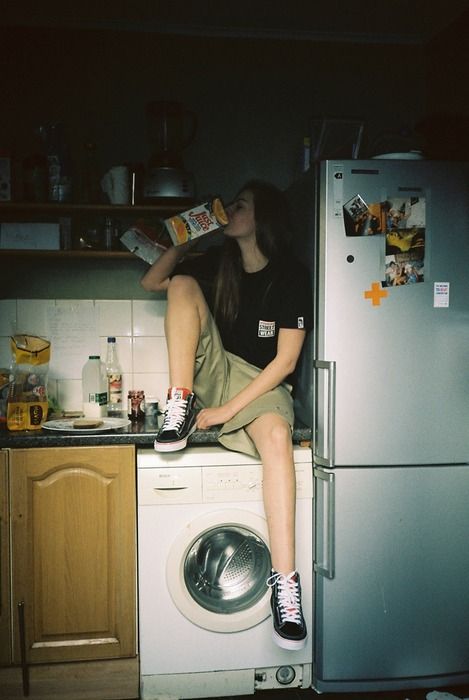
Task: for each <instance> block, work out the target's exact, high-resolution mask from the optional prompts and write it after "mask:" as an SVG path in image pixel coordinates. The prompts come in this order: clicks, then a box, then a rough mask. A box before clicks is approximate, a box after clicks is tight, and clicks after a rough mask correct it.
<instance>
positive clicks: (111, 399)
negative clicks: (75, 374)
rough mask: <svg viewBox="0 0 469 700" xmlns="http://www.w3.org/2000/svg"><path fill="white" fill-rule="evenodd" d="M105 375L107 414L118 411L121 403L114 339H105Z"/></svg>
mask: <svg viewBox="0 0 469 700" xmlns="http://www.w3.org/2000/svg"><path fill="white" fill-rule="evenodd" d="M106 375H107V392H108V405H107V409H108V415H113V414H116V413H120V412H121V411H122V408H123V404H122V368H121V366H120V364H119V360H118V357H117V348H116V339H115V338H114V337H112V336H111V337H109V338H108V339H107V355H106Z"/></svg>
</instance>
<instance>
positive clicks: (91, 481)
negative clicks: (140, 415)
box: [10, 445, 136, 663]
mask: <svg viewBox="0 0 469 700" xmlns="http://www.w3.org/2000/svg"><path fill="white" fill-rule="evenodd" d="M10 481H11V523H12V550H13V551H12V572H13V586H12V588H13V609H14V610H15V615H14V625H13V658H14V662H15V663H20V661H21V658H20V656H21V655H20V630H19V623H18V619H17V615H16V610H17V608H18V606H19V605H20V604H22V603H23V604H24V605H23V610H24V619H25V625H24V628H25V635H26V641H25V644H26V656H27V659H26V661H27V663H35V662H51V661H71V660H85V659H107V658H115V657H123V656H133V655H135V653H136V564H135V561H136V508H135V501H136V495H135V453H134V448H133V446H131V445H128V446H127V445H126V446H115V447H114V446H103V447H76V448H39V449H24V450H12V451H11V460H10Z"/></svg>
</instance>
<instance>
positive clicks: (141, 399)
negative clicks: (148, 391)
mask: <svg viewBox="0 0 469 700" xmlns="http://www.w3.org/2000/svg"><path fill="white" fill-rule="evenodd" d="M127 407H128V408H127V415H128V417H129V420H131V421H132V423H138V422H139V421H141V420H143V419H144V418H145V392H144V391H142V390H135V389H133V390H131V391H129V393H128V395H127Z"/></svg>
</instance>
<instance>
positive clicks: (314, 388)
mask: <svg viewBox="0 0 469 700" xmlns="http://www.w3.org/2000/svg"><path fill="white" fill-rule="evenodd" d="M288 194H289V197H290V200H291V203H292V205H293V213H294V217H295V220H296V231H295V238H296V245H297V251H298V252H299V253H300V254H301V256H302V258H303V259H304V260H305V261H306V262H307V264H308V265H309V266H310V269H311V274H312V276H313V277H314V280H315V284H314V287H315V293H314V305H315V329H314V331H313V333H312V334H311V337H310V338H309V341H308V346H307V348H306V349H305V352H304V355H303V362H302V366H301V371H300V382H299V389H298V391H297V396H296V407H297V415H298V417H299V418H300V419H301V420H302V421H303V422H305V423H311V425H312V427H313V449H314V474H315V488H316V492H315V499H316V513H315V538H314V539H315V551H314V570H315V593H314V596H315V600H314V620H313V621H311V628H312V631H313V634H314V658H313V667H314V668H313V678H314V680H313V686H314V688H315V689H316V690H318V691H322V692H339V691H340V692H342V691H347V692H348V691H352V692H356V691H367V690H373V691H378V690H387V689H400V688H411V687H424V688H427V687H430V688H431V687H442V686H445V685H456V684H466V683H468V682H469V464H468V462H469V167H468V164H463V163H444V162H427V161H407V160H385V159H381V160H367V161H357V160H353V161H352V160H350V161H326V162H323V163H321V164H320V165H319V166H318V168H317V170H315V171H310V172H309V173H307V174H305V175H304V176H303V177H302V178H301V180H299V181H298V182H297V183H295V184H294V185H293V186H292V187H291V188H289V190H288Z"/></svg>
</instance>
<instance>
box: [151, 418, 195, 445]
mask: <svg viewBox="0 0 469 700" xmlns="http://www.w3.org/2000/svg"><path fill="white" fill-rule="evenodd" d="M196 427H197V426H196V424H195V423H194V425H193V426H192V428H191V429H190V430H189V432H188V433H187V435H186V437H185V438H182V440H177V442H158V440H155V442H154V443H153V446H154V448H155V450H156V451H157V452H177V451H178V450H183V449H184V448H185V446H186V445H187V440H188V438H189V435H191V434H192V433H193V432H194V431H195V429H196Z"/></svg>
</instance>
